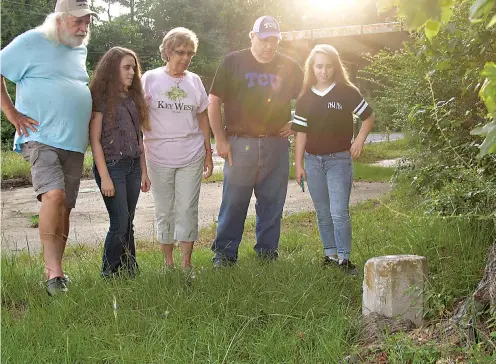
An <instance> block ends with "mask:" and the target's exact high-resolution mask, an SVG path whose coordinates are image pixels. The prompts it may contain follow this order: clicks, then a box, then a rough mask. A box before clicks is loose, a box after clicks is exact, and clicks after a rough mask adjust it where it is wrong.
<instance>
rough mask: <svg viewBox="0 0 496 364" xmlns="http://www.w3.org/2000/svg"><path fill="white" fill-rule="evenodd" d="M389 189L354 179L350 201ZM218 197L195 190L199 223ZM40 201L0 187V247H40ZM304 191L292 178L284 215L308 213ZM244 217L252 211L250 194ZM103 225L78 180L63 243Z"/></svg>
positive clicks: (97, 203)
mask: <svg viewBox="0 0 496 364" xmlns="http://www.w3.org/2000/svg"><path fill="white" fill-rule="evenodd" d="M389 190H390V186H389V185H388V184H386V183H376V182H374V183H368V182H355V183H354V185H353V189H352V192H351V203H357V202H360V201H364V200H367V199H371V198H379V197H381V196H383V195H384V194H386V193H387V192H388V191H389ZM221 198H222V183H220V182H218V183H217V182H214V183H204V184H203V185H202V188H201V193H200V206H199V225H200V228H203V227H207V226H210V225H211V224H212V223H214V222H215V221H216V220H217V215H218V213H219V208H220V203H221ZM39 208H40V203H39V202H38V201H37V200H36V196H35V193H34V191H33V189H32V188H31V187H26V188H17V189H12V190H4V191H2V214H1V224H2V225H1V246H2V249H4V250H8V251H29V252H37V251H39V249H40V242H39V236H38V230H37V229H35V228H31V227H30V217H31V216H32V215H36V214H38V211H39ZM312 210H313V204H312V200H311V198H310V195H309V193H308V192H301V189H300V187H299V186H298V185H297V183H296V182H295V181H290V182H289V186H288V193H287V198H286V204H285V206H284V214H285V215H289V214H294V213H297V212H300V211H312ZM248 215H249V216H253V215H255V198H254V197H252V200H251V203H250V208H249V210H248ZM108 225H109V219H108V215H107V210H106V209H105V205H104V203H103V200H102V197H101V195H100V192H99V190H98V187H97V185H96V183H95V181H94V180H83V181H81V188H80V190H79V198H78V202H77V206H76V208H75V209H74V210H73V211H72V214H71V228H70V231H69V241H68V244H69V245H76V246H77V245H80V244H87V245H97V244H101V243H102V242H103V240H104V239H105V235H106V233H107V229H108ZM154 231H155V218H154V205H153V197H152V194H151V193H142V194H141V196H140V199H139V202H138V206H137V210H136V218H135V232H136V238H137V239H141V240H153V237H154Z"/></svg>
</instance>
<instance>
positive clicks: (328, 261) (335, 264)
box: [322, 255, 339, 267]
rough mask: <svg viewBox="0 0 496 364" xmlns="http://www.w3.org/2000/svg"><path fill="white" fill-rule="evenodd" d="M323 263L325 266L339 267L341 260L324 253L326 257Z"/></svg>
mask: <svg viewBox="0 0 496 364" xmlns="http://www.w3.org/2000/svg"><path fill="white" fill-rule="evenodd" d="M322 265H323V266H324V267H338V266H339V260H337V259H332V258H331V257H328V256H327V255H324V258H323V259H322Z"/></svg>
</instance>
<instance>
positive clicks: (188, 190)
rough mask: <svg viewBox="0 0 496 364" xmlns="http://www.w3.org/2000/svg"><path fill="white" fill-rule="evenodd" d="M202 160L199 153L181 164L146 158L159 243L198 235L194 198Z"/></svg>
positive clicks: (192, 238)
mask: <svg viewBox="0 0 496 364" xmlns="http://www.w3.org/2000/svg"><path fill="white" fill-rule="evenodd" d="M204 160H205V157H204V156H202V157H201V158H198V159H197V160H195V161H193V162H191V164H189V165H187V166H185V167H181V168H169V167H164V166H160V165H157V164H155V163H153V162H150V161H147V168H148V177H149V178H150V182H151V184H152V194H153V200H154V203H155V220H156V223H157V240H158V241H159V243H161V244H174V242H175V241H186V242H191V241H195V240H197V239H198V200H199V198H200V186H201V179H202V173H203V163H204Z"/></svg>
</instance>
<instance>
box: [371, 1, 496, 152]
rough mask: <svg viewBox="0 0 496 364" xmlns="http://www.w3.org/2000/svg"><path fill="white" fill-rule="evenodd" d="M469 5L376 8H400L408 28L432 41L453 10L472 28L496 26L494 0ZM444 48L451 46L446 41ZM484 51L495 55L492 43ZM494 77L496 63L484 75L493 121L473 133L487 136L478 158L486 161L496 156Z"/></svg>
mask: <svg viewBox="0 0 496 364" xmlns="http://www.w3.org/2000/svg"><path fill="white" fill-rule="evenodd" d="M467 4H468V2H466V1H462V0H458V1H456V0H435V1H431V0H422V1H417V2H415V5H413V3H412V2H410V1H407V0H378V2H377V7H378V9H379V10H383V9H388V8H391V7H392V6H398V8H399V9H398V12H399V14H400V15H401V16H403V17H405V19H406V23H407V26H408V28H409V29H412V30H419V29H421V28H424V31H425V34H426V37H427V38H428V39H429V40H430V41H432V40H433V38H434V37H435V36H436V35H437V34H438V32H439V30H440V29H441V23H447V22H448V21H450V20H452V17H453V14H454V12H453V9H456V10H455V12H458V13H460V11H459V10H460V9H462V10H463V14H464V15H463V18H465V19H466V15H465V14H469V19H470V20H471V22H472V23H473V24H475V23H483V22H484V21H486V20H488V19H489V17H491V15H492V18H491V20H488V24H487V26H486V29H490V28H491V27H492V26H493V25H495V24H496V14H494V13H495V10H496V2H495V1H494V0H475V1H473V4H472V6H471V7H470V9H467ZM455 18H456V17H455ZM449 25H452V24H448V26H449ZM448 26H446V28H448ZM457 26H460V22H457ZM470 30H472V29H469V31H470ZM479 31H480V29H479ZM450 32H453V33H454V32H456V28H454V27H453V26H451V27H450ZM458 37H459V35H457V38H458ZM457 38H455V39H453V40H452V42H451V43H452V44H451V47H455V46H456V44H455V43H456V40H457ZM481 39H482V38H481V37H478V36H477V40H481ZM490 39H491V40H492V39H494V32H493V35H492V38H490ZM472 40H474V39H472ZM474 43H475V42H474ZM442 44H446V45H449V43H446V41H445V42H444V43H442ZM426 46H427V45H426ZM458 46H459V45H458ZM485 50H490V52H491V51H492V53H494V48H493V46H492V41H490V42H488V44H487V46H486V47H483V48H482V52H480V54H481V55H482V54H484V51H485ZM479 51H480V50H479ZM495 74H496V65H495V64H494V63H487V64H486V68H485V69H484V72H483V73H482V75H483V76H485V77H487V78H486V80H485V81H484V88H483V89H482V90H481V94H480V95H481V98H482V100H483V101H484V103H485V104H486V107H487V109H488V114H487V118H488V119H492V121H491V122H490V123H489V124H487V128H483V129H476V131H475V132H474V134H477V135H486V139H485V141H484V142H483V143H482V145H481V146H480V155H479V157H483V156H484V155H486V154H489V153H496V138H495V135H496V134H495V133H496V132H494V131H493V127H492V123H494V121H495V120H496V112H495V106H494V95H495V90H496V86H494V84H495V81H494V78H495V76H494V75H495ZM461 75H463V74H461Z"/></svg>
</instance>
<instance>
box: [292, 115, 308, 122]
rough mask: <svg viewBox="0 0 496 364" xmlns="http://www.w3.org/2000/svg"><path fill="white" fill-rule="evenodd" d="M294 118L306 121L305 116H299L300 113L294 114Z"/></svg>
mask: <svg viewBox="0 0 496 364" xmlns="http://www.w3.org/2000/svg"><path fill="white" fill-rule="evenodd" d="M294 118H295V119H298V120H301V121H307V119H306V118H304V117H303V116H300V115H296V114H295V116H294Z"/></svg>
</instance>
